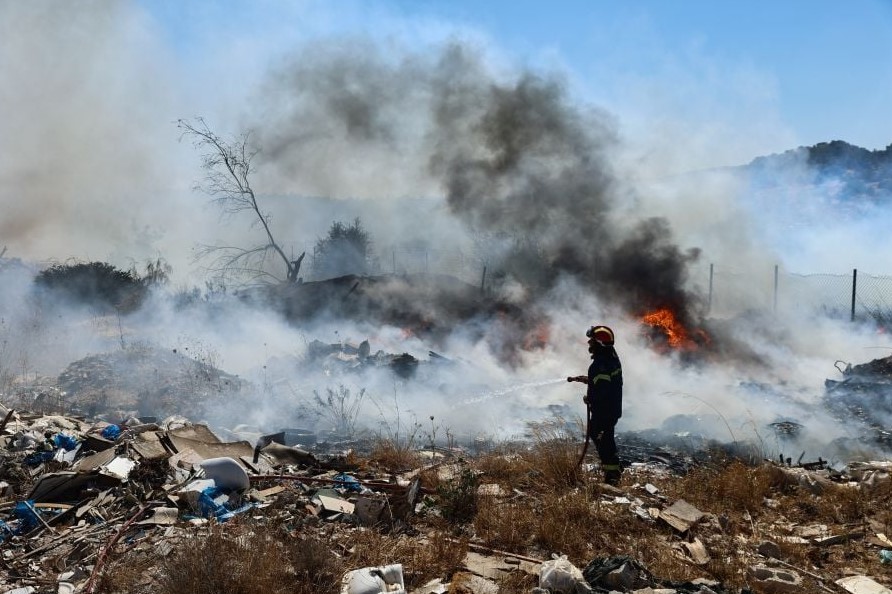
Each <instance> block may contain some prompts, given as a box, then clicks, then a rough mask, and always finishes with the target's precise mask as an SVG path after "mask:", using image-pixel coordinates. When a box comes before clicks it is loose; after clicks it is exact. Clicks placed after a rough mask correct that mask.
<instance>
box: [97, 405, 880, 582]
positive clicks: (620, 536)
mask: <svg viewBox="0 0 892 594" xmlns="http://www.w3.org/2000/svg"><path fill="white" fill-rule="evenodd" d="M530 429H531V433H532V435H533V436H534V442H533V443H532V444H529V445H527V446H525V447H522V448H520V447H508V446H504V447H502V448H500V449H499V450H497V451H495V452H492V453H490V454H485V455H481V456H478V457H475V458H471V459H469V460H466V461H459V462H460V463H461V466H459V465H457V464H456V465H454V466H455V468H456V469H458V472H456V473H454V477H453V478H451V479H445V478H443V477H442V476H438V474H437V472H436V470H438V469H431V470H428V471H425V472H422V473H421V477H422V484H423V485H424V486H425V487H427V488H428V489H430V491H429V494H428V495H427V496H426V497H428V498H429V503H430V505H431V506H432V508H433V509H435V510H437V513H436V514H421V515H419V516H415V517H414V518H413V519H412V526H413V528H415V529H417V530H420V531H421V534H418V533H416V534H414V535H409V534H396V533H391V534H385V533H382V532H380V531H376V530H371V529H363V528H355V527H353V526H349V525H347V524H344V523H335V522H331V523H328V522H322V523H310V524H307V523H304V524H298V525H296V526H290V527H289V526H267V527H263V526H261V527H257V526H255V525H247V524H246V525H238V524H235V523H232V524H229V525H225V526H224V527H220V526H216V527H211V528H208V529H203V530H199V531H197V537H196V538H192V539H189V541H188V543H187V544H184V545H183V546H180V547H178V548H177V550H176V551H175V552H174V553H173V554H172V555H170V556H169V557H168V558H166V559H163V560H161V561H160V562H159V561H158V560H157V558H156V559H155V562H156V563H157V564H158V565H160V568H161V572H160V574H159V576H158V584H157V586H156V587H155V588H154V589H151V588H149V589H147V588H146V586H145V582H146V579H145V574H146V573H149V571H148V569H146V568H147V567H149V566H148V565H145V564H142V565H140V564H139V563H134V562H132V561H131V562H129V563H127V564H122V563H113V564H112V566H110V568H109V570H108V572H107V574H108V575H107V576H105V578H106V579H104V580H103V582H102V584H101V586H102V587H103V588H104V589H102V590H101V591H102V592H105V593H106V594H110V593H112V592H133V593H137V592H140V593H141V592H146V593H148V592H150V591H152V592H160V593H161V594H169V593H172V592H178V593H182V594H205V593H210V592H223V591H225V592H232V593H235V594H239V593H240V592H261V591H262V592H264V593H269V594H276V593H277V592H285V591H288V592H297V593H298V594H302V593H307V594H309V592H313V593H314V594H325V593H326V592H336V591H337V589H338V587H339V583H340V577H341V575H343V573H344V572H345V571H347V570H349V569H356V568H361V567H371V566H379V565H389V564H393V563H401V564H402V565H403V570H404V571H403V574H404V579H405V583H406V586H407V589H409V590H412V589H414V588H417V587H419V586H421V585H423V584H425V583H427V582H428V581H430V580H432V579H434V578H440V579H443V580H444V581H449V580H450V579H452V578H453V576H454V577H455V581H454V583H453V585H452V589H451V590H450V591H452V592H463V591H464V590H463V589H462V585H461V584H462V580H463V579H465V578H463V577H462V575H463V574H462V563H463V559H464V557H465V555H466V553H467V550H468V539H470V538H472V537H473V538H474V540H475V542H477V543H479V544H482V545H484V546H487V547H490V548H491V549H494V550H495V551H506V552H509V553H514V554H518V555H525V556H531V557H535V558H539V559H548V558H550V557H551V555H553V554H557V555H560V554H564V555H567V557H568V559H569V560H570V561H571V562H573V563H574V564H575V565H576V566H577V567H579V568H580V569H581V568H584V567H585V566H586V565H587V564H588V563H589V562H590V561H592V560H593V559H595V558H598V557H607V556H613V555H628V556H630V557H632V558H633V559H636V560H638V561H639V562H640V563H641V564H643V565H644V566H645V567H647V569H648V570H649V571H650V572H651V573H652V574H653V575H654V576H656V577H657V578H659V579H661V580H671V581H678V582H683V581H688V580H692V579H695V578H698V577H708V578H711V579H715V580H719V581H720V582H722V583H723V585H724V586H725V587H726V588H729V589H732V590H735V591H736V590H739V589H741V588H747V587H749V588H752V587H753V585H752V584H751V583H749V582H750V578H749V577H748V575H747V568H749V567H751V566H752V565H755V564H756V563H759V562H765V559H763V558H761V557H760V556H759V555H758V554H757V552H756V547H757V545H758V544H759V543H760V542H761V541H763V540H772V541H774V542H777V544H778V546H779V548H780V557H781V559H783V560H784V561H785V562H787V563H789V564H791V565H792V566H793V567H798V568H802V569H803V570H807V571H812V572H818V573H822V574H823V573H825V572H826V573H827V575H831V576H832V575H837V574H841V572H843V570H844V568H852V567H856V568H859V569H860V570H863V572H865V573H867V574H869V575H875V576H877V577H879V578H884V577H885V578H886V579H890V578H892V569H890V568H889V567H888V566H885V565H880V563H879V560H878V559H877V558H876V550H875V549H871V548H869V547H868V545H867V544H866V543H865V542H864V541H863V540H862V541H857V540H854V541H851V542H847V543H844V544H842V545H835V546H833V547H818V546H814V545H811V544H805V545H803V544H792V543H788V542H784V541H783V540H782V539H780V538H778V536H780V535H783V534H789V533H790V530H791V529H790V528H789V526H790V524H800V525H803V524H817V523H823V524H827V525H829V526H831V528H832V530H831V532H832V533H834V534H839V533H842V532H843V531H845V530H850V529H851V530H860V531H865V530H864V528H865V524H866V523H867V522H868V521H870V522H871V523H872V526H873V527H872V530H873V531H874V532H878V531H880V530H879V529H880V527H882V528H883V530H884V531H885V533H886V534H889V533H892V509H890V507H889V505H888V501H889V500H890V498H892V483H889V482H887V483H882V484H880V485H878V486H876V487H875V488H873V489H860V488H852V487H849V486H845V485H833V484H831V485H827V486H826V487H825V489H824V491H823V492H822V493H821V494H820V495H814V494H812V493H809V492H808V491H806V490H805V489H804V488H802V487H799V486H797V485H791V483H790V481H789V479H788V477H786V476H785V475H784V473H783V471H782V470H781V469H779V468H778V467H776V466H774V465H771V464H761V465H752V464H746V463H743V462H740V461H736V460H733V459H725V460H721V461H720V462H717V463H713V464H710V465H709V466H704V467H699V468H696V469H694V470H693V471H691V472H690V473H688V474H687V475H686V476H682V477H678V476H668V475H662V476H658V475H652V474H646V475H644V476H642V477H636V475H635V473H634V472H630V473H629V474H627V476H626V480H625V481H624V482H625V483H626V484H627V486H626V488H625V491H626V492H627V493H628V497H629V498H630V499H634V498H635V496H636V493H640V494H641V497H642V498H643V499H647V500H648V503H647V505H648V506H650V505H653V506H656V507H662V505H663V504H668V503H670V502H672V501H673V500H676V499H682V498H683V499H685V500H687V501H688V502H690V503H691V504H693V505H695V506H696V507H698V508H699V509H700V510H702V511H704V512H707V513H708V512H713V513H715V514H719V515H721V516H722V517H721V522H719V519H718V517H710V516H707V517H706V518H704V519H703V520H702V521H701V523H700V524H698V525H696V526H694V527H692V528H691V529H690V531H689V532H688V533H685V534H679V533H677V532H676V531H675V530H673V529H672V528H671V527H669V526H668V524H666V523H665V522H662V521H656V522H649V521H646V520H644V519H642V518H639V517H637V516H635V515H634V514H632V513H631V512H630V510H629V505H628V503H617V502H614V501H613V499H614V498H613V496H612V495H611V494H610V493H609V492H608V491H605V489H607V487H605V486H604V485H602V484H600V483H599V482H598V481H597V479H596V477H595V476H592V475H588V474H585V473H580V472H579V471H578V470H577V469H576V468H575V464H576V462H577V460H578V455H579V448H580V441H579V440H578V439H573V435H572V431H571V430H570V429H568V426H567V425H566V424H563V423H561V422H554V423H548V424H540V425H536V426H532V427H531V428H530ZM418 462H419V461H418V459H417V458H415V454H414V452H411V451H409V450H408V449H407V448H400V447H397V446H395V445H394V443H393V442H390V441H388V440H380V441H379V443H378V444H377V446H376V449H375V452H374V453H373V454H372V455H371V457H370V458H369V459H367V460H357V464H358V465H362V466H372V465H376V466H378V467H386V468H391V469H404V468H407V467H417V465H418ZM443 476H446V474H445V473H444V474H443ZM633 482H640V483H642V484H643V483H644V482H653V483H654V484H656V485H657V486H658V487H659V488H660V490H661V492H662V495H665V501H662V502H660V501H659V500H657V499H656V498H654V497H650V498H649V496H647V495H646V494H645V492H644V490H643V488H642V489H641V490H640V491H636V489H638V488H640V487H632V483H633ZM486 483H496V484H499V485H500V486H501V487H502V488H503V493H502V494H501V495H489V494H486V495H484V494H481V493H480V492H478V489H477V486H478V484H486ZM280 497H281V498H282V501H283V502H284V504H283V505H282V506H279V505H278V504H276V505H273V506H271V507H270V508H268V509H271V510H275V511H276V513H282V514H286V515H288V516H289V517H292V518H293V516H291V515H290V513H289V510H294V509H296V508H295V503H296V500H295V497H291V496H289V492H286V493H283V494H281V495H280ZM769 498H770V499H772V500H774V501H775V502H777V505H776V506H775V505H768V504H767V503H766V501H767V500H768V499H769ZM252 522H253V521H252ZM309 525H312V526H313V528H312V529H308V532H307V533H304V532H301V530H303V528H300V526H309ZM286 528H287V529H286ZM189 532H193V530H192V529H189ZM410 532H411V531H410ZM311 534H312V535H315V536H311ZM326 535H327V536H326ZM456 535H462V536H461V537H460V538H459V537H457V536H456ZM694 538H699V539H700V540H701V542H703V543H704V546H705V547H706V549H707V551H708V553H709V555H710V558H711V560H710V561H709V562H708V563H707V564H706V565H702V566H698V565H694V564H693V563H692V562H691V561H690V559H687V558H685V556H684V555H683V553H682V552H681V550H680V549H681V547H680V545H681V543H682V541H683V540H685V539H691V540H692V539H694ZM496 554H497V555H498V553H496ZM837 577H838V576H837ZM807 579H810V578H807ZM465 581H466V580H465ZM537 583H538V580H537V578H536V577H535V576H530V575H528V574H526V573H524V572H522V571H515V572H512V573H510V574H507V575H506V576H505V577H504V578H502V579H501V580H500V581H499V587H500V592H502V593H504V594H512V593H515V592H516V593H521V592H523V593H524V594H526V593H527V592H529V591H530V590H531V589H532V588H533V587H535V586H536V585H537ZM809 583H810V582H809ZM111 584H116V585H115V587H112V586H111ZM122 584H132V587H126V586H123V585H122ZM811 586H813V587H814V588H817V586H816V585H815V584H811ZM140 588H142V590H140ZM753 591H756V592H758V590H753Z"/></svg>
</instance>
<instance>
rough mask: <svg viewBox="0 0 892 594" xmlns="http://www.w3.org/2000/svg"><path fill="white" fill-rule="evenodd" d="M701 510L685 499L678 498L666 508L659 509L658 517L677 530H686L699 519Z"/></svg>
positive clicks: (701, 515) (701, 514)
mask: <svg viewBox="0 0 892 594" xmlns="http://www.w3.org/2000/svg"><path fill="white" fill-rule="evenodd" d="M703 515H704V514H703V512H702V511H700V510H699V509H697V508H696V507H694V506H693V505H691V504H690V503H688V502H687V501H685V500H684V499H679V500H678V501H676V502H675V503H673V504H672V505H670V506H669V507H667V508H666V509H664V510H662V511H660V519H661V520H663V521H664V522H666V523H667V524H669V525H670V526H672V527H673V528H675V529H676V530H678V531H679V532H687V531H688V530H690V528H691V526H693V525H694V524H696V523H697V522H699V521H700V519H701V518H702V517H703Z"/></svg>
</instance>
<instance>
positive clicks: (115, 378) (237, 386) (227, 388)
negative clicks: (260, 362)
mask: <svg viewBox="0 0 892 594" xmlns="http://www.w3.org/2000/svg"><path fill="white" fill-rule="evenodd" d="M186 350H187V351H188V349H186ZM58 387H59V388H60V389H61V390H62V391H63V392H64V393H65V405H66V408H67V410H69V411H74V412H76V413H80V414H85V415H88V416H94V415H96V414H99V413H102V412H106V411H116V410H117V411H136V413H137V414H139V415H147V414H158V415H161V416H166V415H172V414H185V415H187V416H190V417H191V416H193V415H194V416H199V415H200V412H201V411H202V409H203V408H204V407H206V406H208V405H209V404H213V403H218V402H225V401H226V400H227V399H229V398H230V397H232V396H233V395H235V394H238V393H239V392H240V391H241V390H242V388H243V387H244V382H243V381H242V380H241V379H239V378H238V377H236V376H234V375H230V374H228V373H226V372H224V371H221V370H219V369H217V368H215V367H213V366H212V365H210V364H208V363H205V362H202V361H201V360H199V359H196V358H193V357H190V356H189V355H188V353H187V354H183V353H180V352H178V351H177V349H172V350H168V349H161V348H158V347H154V346H150V345H148V344H136V345H130V346H128V347H127V348H125V349H120V350H115V351H110V352H106V353H101V354H97V355H90V356H88V357H85V358H83V359H80V360H78V361H75V362H73V363H71V364H70V365H69V366H68V367H67V368H65V370H63V371H62V373H61V374H59V377H58Z"/></svg>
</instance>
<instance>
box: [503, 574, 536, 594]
mask: <svg viewBox="0 0 892 594" xmlns="http://www.w3.org/2000/svg"><path fill="white" fill-rule="evenodd" d="M498 584H499V594H529V593H530V592H531V591H532V590H533V588H535V587H537V586H538V585H539V577H538V576H535V575H530V574H528V573H527V572H525V571H520V570H517V571H512V572H510V573H508V574H506V575H505V576H504V577H502V579H500V580H498Z"/></svg>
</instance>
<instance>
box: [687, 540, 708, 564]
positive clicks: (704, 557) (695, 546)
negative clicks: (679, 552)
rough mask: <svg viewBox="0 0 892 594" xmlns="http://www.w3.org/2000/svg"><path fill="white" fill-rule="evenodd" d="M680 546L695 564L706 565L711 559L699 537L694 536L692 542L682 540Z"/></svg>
mask: <svg viewBox="0 0 892 594" xmlns="http://www.w3.org/2000/svg"><path fill="white" fill-rule="evenodd" d="M681 547H682V548H683V549H684V551H685V553H687V554H688V557H690V559H691V561H693V562H694V563H695V564H697V565H706V564H707V563H709V561H710V560H711V559H710V557H709V553H708V552H707V551H706V547H705V546H704V545H703V543H702V542H700V539H699V538H695V539H694V541H693V542H683V543H681Z"/></svg>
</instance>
